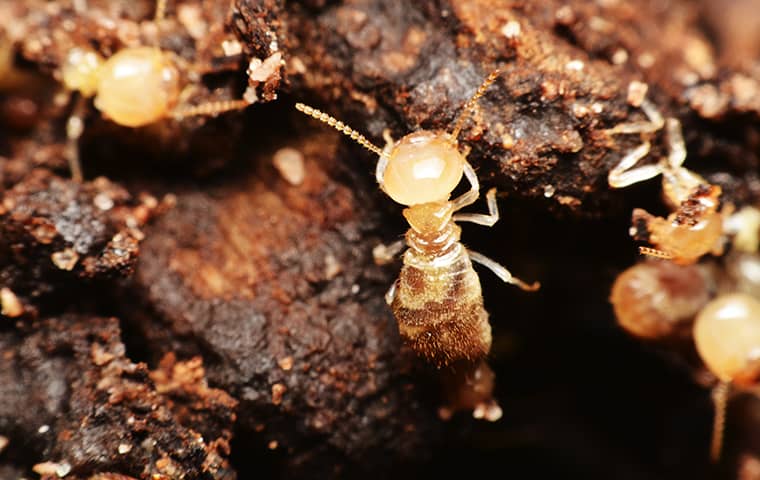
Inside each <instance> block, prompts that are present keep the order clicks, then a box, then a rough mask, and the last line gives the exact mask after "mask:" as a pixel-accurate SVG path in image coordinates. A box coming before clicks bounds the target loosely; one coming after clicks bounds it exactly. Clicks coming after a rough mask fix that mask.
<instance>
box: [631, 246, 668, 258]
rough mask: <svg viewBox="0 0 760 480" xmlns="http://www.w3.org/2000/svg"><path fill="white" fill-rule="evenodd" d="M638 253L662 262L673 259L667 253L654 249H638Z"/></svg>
mask: <svg viewBox="0 0 760 480" xmlns="http://www.w3.org/2000/svg"><path fill="white" fill-rule="evenodd" d="M639 253H640V254H642V255H646V256H648V257H654V258H661V259H663V260H671V259H672V258H673V255H671V254H669V253H668V252H663V251H662V250H657V249H656V248H651V247H639Z"/></svg>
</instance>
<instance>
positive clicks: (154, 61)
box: [61, 0, 251, 181]
mask: <svg viewBox="0 0 760 480" xmlns="http://www.w3.org/2000/svg"><path fill="white" fill-rule="evenodd" d="M165 11H166V0H158V1H157V2H156V13H155V19H154V21H156V22H159V21H161V20H163V19H164V16H165ZM193 73H194V72H193V66H192V65H190V64H189V63H188V62H187V61H185V60H183V59H182V58H180V57H179V56H178V55H176V54H174V53H173V52H170V51H165V50H161V49H160V48H158V47H154V46H137V47H127V48H123V49H121V50H119V51H117V52H116V53H115V54H114V55H111V56H110V57H108V58H107V59H104V58H103V57H102V56H101V55H100V54H99V53H97V52H96V51H95V50H94V49H91V48H89V47H74V48H72V49H71V50H69V52H68V54H67V55H66V58H65V60H64V63H63V65H62V67H61V80H62V83H63V86H64V88H65V89H66V90H67V91H68V92H71V93H78V94H79V98H78V100H77V102H76V103H75V106H74V108H73V110H72V113H71V116H70V117H69V120H68V122H67V125H66V133H67V137H68V142H69V145H68V147H69V148H68V149H67V157H68V162H69V166H70V168H71V173H72V177H73V178H74V179H75V180H79V181H81V180H82V169H81V165H80V162H79V154H78V148H77V143H78V141H79V138H80V136H81V135H82V132H83V129H84V116H85V112H86V101H87V100H88V99H90V98H93V99H94V100H93V104H94V105H95V108H97V109H98V110H99V111H100V112H101V113H102V114H104V115H105V117H107V118H108V119H110V120H111V121H113V122H114V123H116V124H119V125H123V126H126V127H143V126H146V125H149V124H152V123H155V122H157V121H159V120H163V119H165V118H173V119H175V120H182V119H184V118H186V117H192V116H216V115H219V114H222V113H225V112H229V111H232V110H240V109H243V108H245V107H247V106H248V105H250V104H251V102H249V101H247V100H245V99H240V100H220V101H213V102H207V103H202V104H199V105H189V104H186V103H185V102H184V99H185V97H187V96H188V95H189V94H190V93H192V88H193V85H192V82H191V81H190V80H189V78H188V77H189V76H191V75H192V74H193Z"/></svg>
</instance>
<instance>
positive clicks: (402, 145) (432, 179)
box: [382, 130, 465, 206]
mask: <svg viewBox="0 0 760 480" xmlns="http://www.w3.org/2000/svg"><path fill="white" fill-rule="evenodd" d="M464 164H465V158H464V156H463V155H462V154H461V153H460V152H459V150H458V149H457V146H456V143H454V142H453V141H452V140H451V137H450V136H448V135H447V134H445V133H440V132H431V131H426V130H422V131H419V132H415V133H411V134H409V135H407V136H405V137H404V138H402V139H401V140H399V141H398V142H396V145H394V146H393V149H392V150H391V151H390V155H389V158H388V166H387V167H386V169H385V173H384V175H383V185H382V187H383V190H385V192H386V193H387V194H388V196H390V197H391V198H392V199H393V200H395V201H396V202H398V203H400V204H402V205H407V206H410V205H419V204H423V203H430V202H439V201H444V200H448V198H449V196H450V195H451V192H452V191H453V190H454V188H456V186H457V185H458V184H459V181H460V180H461V179H462V174H463V172H464Z"/></svg>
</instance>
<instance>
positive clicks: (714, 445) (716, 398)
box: [710, 382, 730, 463]
mask: <svg viewBox="0 0 760 480" xmlns="http://www.w3.org/2000/svg"><path fill="white" fill-rule="evenodd" d="M729 388H730V384H729V383H728V382H721V383H719V384H718V386H716V387H715V389H714V390H713V403H714V404H715V417H714V419H713V433H712V442H711V443H710V459H711V460H712V461H713V462H715V463H717V462H718V460H720V452H721V450H722V449H723V431H724V430H725V428H726V403H728V391H729Z"/></svg>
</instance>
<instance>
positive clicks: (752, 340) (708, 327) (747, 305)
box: [694, 293, 760, 386]
mask: <svg viewBox="0 0 760 480" xmlns="http://www.w3.org/2000/svg"><path fill="white" fill-rule="evenodd" d="M694 342H695V343H696V346H697V351H698V352H699V355H700V356H701V357H702V360H703V361H704V362H705V364H706V365H707V367H708V368H709V369H710V371H712V372H713V373H714V374H715V376H717V377H718V378H719V379H720V380H722V381H724V382H733V383H737V384H740V385H745V386H747V385H750V384H753V383H755V382H756V381H757V379H758V376H760V301H758V300H756V299H755V298H754V297H751V296H749V295H747V294H744V293H733V294H729V295H722V296H719V297H718V298H716V299H715V300H713V301H712V302H710V303H708V304H707V306H706V307H705V308H703V309H702V311H701V312H700V313H699V315H697V320H696V322H695V323H694Z"/></svg>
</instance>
